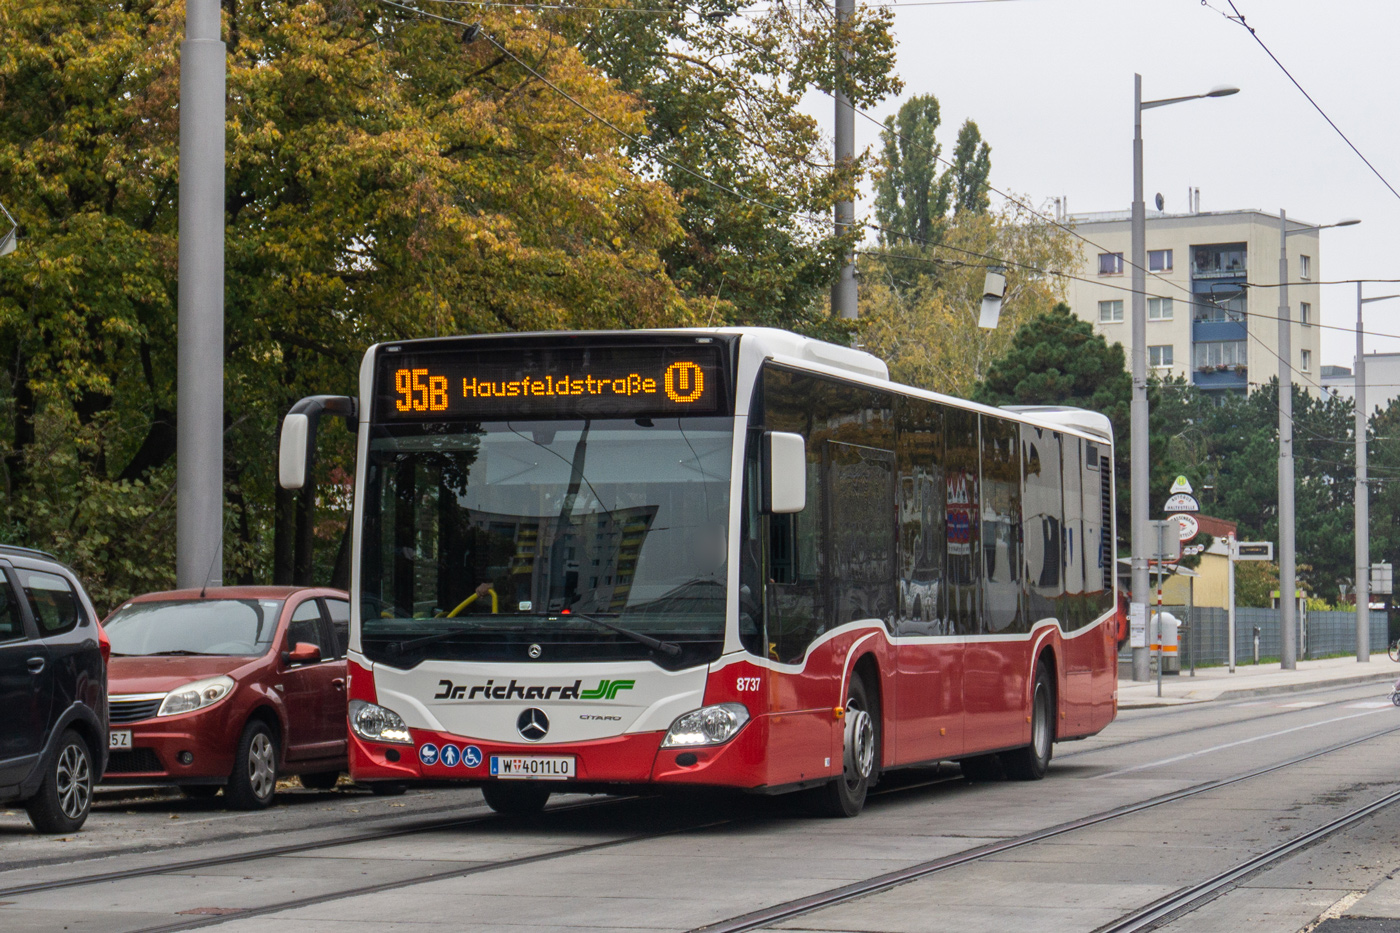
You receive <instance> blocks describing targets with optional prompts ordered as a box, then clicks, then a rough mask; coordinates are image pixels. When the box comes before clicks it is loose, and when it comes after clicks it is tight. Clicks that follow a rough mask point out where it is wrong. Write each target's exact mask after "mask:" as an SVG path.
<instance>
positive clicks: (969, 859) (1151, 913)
mask: <svg viewBox="0 0 1400 933" xmlns="http://www.w3.org/2000/svg"><path fill="white" fill-rule="evenodd" d="M1396 732H1400V727H1392V728H1389V729H1382V730H1380V731H1377V732H1372V733H1370V734H1368V735H1364V736H1361V737H1360V738H1356V739H1351V740H1348V741H1346V742H1339V743H1337V744H1335V745H1329V746H1327V747H1326V748H1321V749H1317V750H1315V751H1312V752H1308V753H1307V754H1304V755H1297V756H1295V757H1293V758H1289V759H1287V760H1286V761H1281V762H1277V763H1275V764H1271V765H1266V766H1264V767H1261V768H1256V769H1254V770H1252V771H1247V772H1244V773H1243V774H1237V775H1234V776H1233V777H1228V778H1221V779H1219V780H1214V781H1207V782H1205V783H1203V784H1197V785H1195V786H1193V787H1187V788H1184V789H1182V790H1179V791H1172V792H1171V793H1168V794H1162V795H1160V796H1157V797H1151V798H1148V799H1147V800H1143V801H1139V802H1138V803H1132V804H1126V805H1124V806H1121V807H1114V808H1112V809H1109V810H1104V811H1102V812H1099V813H1095V814H1092V815H1089V816H1085V817H1081V818H1079V819H1076V820H1071V821H1069V822H1066V823H1061V824H1059V825H1057V826H1051V827H1048V828H1046V829H1041V830H1036V831H1035V832H1031V833H1026V834H1024V835H1021V836H1015V837H1012V838H1009V839H1003V840H999V841H997V842H992V843H987V844H985V845H981V846H976V847H974V848H971V849H965V850H963V851H962V852H955V853H953V854H951V855H946V856H943V857H941V858H936V859H931V860H929V861H927V862H920V863H918V864H916V865H910V866H908V867H906V868H901V869H898V870H896V871H892V872H886V873H885V874H882V875H876V876H875V877H873V878H868V879H866V880H864V881H857V882H853V883H851V884H846V885H841V886H840V887H835V888H831V889H829V890H826V891H822V892H819V893H817V894H811V895H807V896H806V897H800V898H795V899H793V900H790V901H785V902H784V903H781V904H775V905H773V906H771V907H765V908H762V909H760V910H755V911H751V912H749V913H746V914H741V915H739V916H736V917H731V918H729V919H728V920H722V921H719V922H717V923H710V924H706V925H705V926H701V927H696V928H695V929H693V930H691V931H690V933H745V931H749V930H758V929H762V928H764V927H768V926H771V925H773V924H775V923H783V922H785V921H788V920H793V919H795V918H797V917H801V916H804V915H806V914H810V913H814V912H816V911H819V910H824V909H826V908H828V907H834V906H836V905H838V904H843V903H846V902H847V901H852V900H856V899H858V898H863V897H868V896H870V895H872V894H878V893H880V892H882V891H887V890H889V889H891V888H894V887H898V886H899V885H902V884H907V883H909V882H911V881H917V880H919V879H920V878H926V877H928V876H930V875H933V874H936V873H938V872H942V871H947V870H948V869H951V868H957V867H958V866H961V865H968V864H971V863H973V862H977V861H981V860H982V859H986V858H988V857H990V856H993V855H998V854H1000V853H1003V852H1009V851H1011V850H1013V849H1019V848H1023V847H1025V846H1030V845H1034V844H1036V843H1039V842H1044V841H1045V840H1047V839H1053V838H1055V837H1057V836H1063V835H1065V834H1067V833H1073V832H1077V831H1079V830H1082V829H1087V828H1089V827H1091V826H1098V825H1100V824H1102V823H1107V822H1109V821H1111V820H1116V819H1120V818H1122V817H1125V816H1129V815H1132V814H1135V813H1141V812H1143V811H1144V810H1150V809H1152V808H1154V807H1160V806H1162V805H1164V804H1169V803H1174V802H1176V801H1179V800H1185V799H1187V798H1189V797H1195V796H1197V795H1198V794H1204V793H1209V792H1211V791H1215V790H1219V789H1220V788H1223V787H1229V786H1231V785H1233V784H1239V783H1241V782H1243V781H1248V780H1251V779H1253V778H1257V777H1261V776H1263V775H1265V774H1271V773H1273V772H1275V771H1281V770H1283V769H1285V768H1289V767H1292V766H1294V765H1298V764H1302V763H1303V762H1306V761H1312V760H1314V759H1317V758H1321V757H1323V756H1325V755H1330V754H1333V753H1334V752H1338V751H1341V750H1343V749H1346V748H1352V747H1353V746H1356V745H1361V744H1363V743H1366V742H1370V741H1373V740H1375V739H1378V738H1381V737H1382V736H1386V735H1391V734H1394V733H1396ZM1397 800H1400V791H1395V792H1393V793H1391V794H1388V795H1386V796H1385V797H1382V798H1381V799H1380V800H1377V801H1375V802H1373V803H1371V804H1369V805H1367V806H1366V807H1362V808H1361V809H1360V810H1356V811H1353V812H1352V813H1349V814H1347V815H1346V816H1345V817H1341V818H1339V819H1337V820H1333V821H1332V822H1330V823H1327V824H1325V825H1324V826H1321V827H1318V828H1316V829H1313V830H1310V831H1308V832H1306V833H1303V834H1301V835H1300V836H1297V837H1295V838H1294V839H1292V840H1289V842H1287V843H1284V844H1283V845H1280V846H1276V847H1275V848H1273V849H1270V850H1269V851H1268V852H1265V853H1263V854H1262V855H1259V856H1256V857H1254V858H1252V859H1250V860H1248V861H1247V862H1245V863H1244V864H1243V865H1240V866H1235V867H1233V868H1231V869H1229V870H1228V871H1226V872H1221V873H1220V874H1218V875H1216V876H1213V877H1212V878H1210V879H1207V880H1206V881H1204V882H1201V883H1200V884H1199V885H1195V886H1192V887H1190V888H1186V889H1183V890H1182V891H1179V892H1176V893H1175V894H1174V895H1171V896H1169V897H1166V898H1163V899H1162V900H1160V901H1158V902H1156V903H1154V904H1151V905H1148V907H1145V908H1142V909H1141V910H1140V911H1136V912H1134V913H1133V914H1131V915H1128V916H1127V917H1124V918H1122V920H1120V921H1118V922H1119V923H1123V924H1128V923H1136V924H1138V925H1136V926H1126V925H1125V926H1121V927H1120V926H1109V927H1104V928H1102V930H1101V931H1096V933H1109V931H1112V933H1128V931H1135V930H1143V929H1148V928H1150V927H1151V926H1152V925H1155V924H1159V923H1161V922H1163V920H1164V919H1169V918H1170V917H1172V916H1176V915H1179V914H1181V913H1184V912H1186V911H1188V910H1191V909H1194V906H1199V905H1200V904H1201V903H1204V902H1205V901H1206V900H1208V899H1209V898H1210V897H1213V896H1217V895H1218V893H1221V892H1223V891H1224V890H1226V889H1227V888H1228V886H1230V885H1232V884H1234V883H1235V882H1237V881H1238V880H1239V879H1240V878H1242V877H1244V876H1245V875H1248V874H1252V873H1254V872H1255V871H1258V870H1260V869H1262V868H1264V867H1267V866H1268V865H1270V864H1272V863H1274V862H1277V861H1279V860H1280V859H1283V858H1286V857H1287V856H1289V855H1291V854H1293V853H1294V852H1297V851H1298V850H1299V849H1301V848H1305V847H1307V846H1309V845H1312V844H1313V843H1314V842H1317V841H1319V840H1320V839H1323V838H1326V837H1327V836H1328V835H1331V834H1332V833H1335V832H1337V831H1338V830H1341V829H1344V828H1345V827H1347V826H1350V825H1352V824H1353V823H1355V822H1357V821H1359V820H1361V819H1364V818H1365V817H1366V816H1369V815H1371V814H1372V813H1374V812H1376V811H1377V810H1379V809H1382V808H1384V807H1386V806H1389V805H1390V804H1391V803H1393V802H1395V801H1397ZM1193 905H1194V906H1193ZM1139 915H1141V916H1139Z"/></svg>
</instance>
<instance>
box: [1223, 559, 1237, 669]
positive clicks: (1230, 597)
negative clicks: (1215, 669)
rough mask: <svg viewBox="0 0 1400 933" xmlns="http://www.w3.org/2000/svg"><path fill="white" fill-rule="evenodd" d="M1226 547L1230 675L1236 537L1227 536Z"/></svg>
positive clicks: (1233, 660)
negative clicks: (1228, 570)
mask: <svg viewBox="0 0 1400 933" xmlns="http://www.w3.org/2000/svg"><path fill="white" fill-rule="evenodd" d="M1225 546H1226V549H1227V550H1228V551H1229V552H1230V560H1229V564H1230V573H1229V577H1230V579H1229V581H1228V582H1227V583H1226V584H1225V588H1226V589H1227V590H1228V591H1229V593H1228V595H1227V598H1226V601H1225V605H1227V606H1228V607H1229V608H1230V611H1229V613H1228V615H1229V618H1228V619H1227V620H1226V622H1225V626H1226V628H1227V629H1229V631H1228V633H1227V637H1228V638H1229V642H1230V647H1229V649H1228V650H1229V652H1230V673H1231V674H1233V673H1234V672H1235V536H1234V535H1229V536H1227V537H1226V538H1225Z"/></svg>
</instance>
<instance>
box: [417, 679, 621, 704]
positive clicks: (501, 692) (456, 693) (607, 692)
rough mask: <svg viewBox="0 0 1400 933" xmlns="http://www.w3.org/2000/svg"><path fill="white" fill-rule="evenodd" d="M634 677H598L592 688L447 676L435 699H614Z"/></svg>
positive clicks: (579, 685) (441, 682)
mask: <svg viewBox="0 0 1400 933" xmlns="http://www.w3.org/2000/svg"><path fill="white" fill-rule="evenodd" d="M636 684H637V682H636V681H635V680H600V681H599V682H598V686H596V687H594V688H593V689H591V690H584V689H583V681H581V680H576V681H574V682H573V683H572V684H553V685H548V686H545V685H540V684H535V685H533V686H524V685H522V684H519V683H516V682H515V681H514V680H512V681H511V682H510V683H508V684H498V683H496V682H495V681H494V680H488V681H486V683H484V684H476V685H474V686H468V685H467V684H455V683H453V682H452V681H450V680H439V681H438V692H437V693H435V694H433V699H434V700H476V699H481V700H615V699H617V695H618V693H620V692H622V691H623V690H631V689H632V688H633V687H635V686H636Z"/></svg>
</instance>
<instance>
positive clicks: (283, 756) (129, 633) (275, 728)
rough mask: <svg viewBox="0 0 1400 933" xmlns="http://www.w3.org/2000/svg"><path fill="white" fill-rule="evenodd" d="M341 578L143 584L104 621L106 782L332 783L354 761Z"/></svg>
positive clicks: (242, 793) (228, 788)
mask: <svg viewBox="0 0 1400 933" xmlns="http://www.w3.org/2000/svg"><path fill="white" fill-rule="evenodd" d="M349 624H350V602H349V598H348V597H347V596H346V594H345V593H344V592H342V591H340V590H332V589H319V588H311V587H290V586H224V587H208V588H206V589H204V590H172V591H170V592H165V593H148V594H146V595H145V596H138V597H136V598H135V599H131V600H128V601H127V602H125V603H123V604H122V605H121V606H120V607H118V608H117V610H116V611H115V612H113V613H112V614H111V615H110V616H108V617H107V619H106V621H105V622H104V623H103V626H104V628H105V629H106V632H107V635H108V637H109V638H110V639H111V641H112V659H111V666H110V668H109V670H108V693H109V710H110V724H109V728H110V733H109V739H110V749H111V758H110V761H109V763H108V765H107V774H106V777H105V778H104V781H105V782H106V783H109V784H150V783H170V784H178V785H179V786H180V788H181V789H182V790H184V792H185V793H186V794H188V795H190V796H192V797H212V796H214V795H215V794H217V793H218V790H219V788H220V787H222V788H223V789H224V796H225V798H226V799H227V801H228V803H229V805H230V806H232V807H235V808H238V809H244V810H256V809H261V808H263V807H266V806H267V805H268V804H270V803H271V802H272V798H273V795H274V794H275V792H276V789H277V778H278V776H279V775H283V774H296V775H300V777H301V783H302V784H303V785H304V786H306V787H311V788H318V789H324V788H330V787H334V786H335V783H336V781H337V779H338V778H339V777H340V772H341V771H343V770H345V767H346V760H345V743H346V714H345V710H346V691H345V642H346V634H347V632H348V631H349Z"/></svg>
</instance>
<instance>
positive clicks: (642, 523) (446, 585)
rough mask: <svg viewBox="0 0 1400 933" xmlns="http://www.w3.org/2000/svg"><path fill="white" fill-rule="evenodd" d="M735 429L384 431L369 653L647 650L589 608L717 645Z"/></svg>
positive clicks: (371, 521)
mask: <svg viewBox="0 0 1400 933" xmlns="http://www.w3.org/2000/svg"><path fill="white" fill-rule="evenodd" d="M732 437H733V421H732V420H731V419H729V418H726V417H709V416H706V417H694V416H692V417H684V418H662V417H654V418H635V419H634V418H625V419H623V418H618V419H601V418H597V419H587V418H581V419H576V420H547V421H496V422H471V423H455V424H453V423H436V424H422V425H395V426H392V427H376V428H374V429H372V432H371V438H370V444H369V457H368V473H367V475H366V479H367V486H366V492H365V500H364V522H363V529H364V536H363V540H362V544H361V581H360V591H361V594H362V613H361V616H362V622H361V646H362V650H363V651H364V652H365V654H366V656H367V657H369V658H370V659H371V660H376V661H382V662H385V663H390V664H395V665H398V666H410V665H411V664H414V663H417V662H418V661H419V660H422V659H423V658H424V657H434V658H446V659H454V660H456V659H483V660H484V659H498V658H500V657H501V656H502V655H501V651H503V650H504V648H503V645H505V644H506V643H508V642H520V641H522V640H523V641H525V642H534V643H538V642H541V641H544V642H550V641H553V642H555V643H556V645H559V646H560V647H559V648H558V650H555V649H554V648H551V649H550V651H549V659H556V660H557V659H562V658H565V657H589V658H598V659H602V658H604V657H608V658H628V657H646V656H647V649H646V648H645V646H644V645H642V644H639V643H638V642H637V641H636V640H634V639H629V638H626V637H623V636H621V635H619V634H618V633H617V632H615V631H610V630H609V629H608V628H606V627H604V626H601V625H596V624H589V623H588V621H587V617H588V616H593V617H595V618H601V619H604V620H606V621H609V622H611V623H612V624H613V625H615V626H621V627H624V628H626V629H628V630H631V631H632V632H641V633H644V634H647V635H651V636H654V637H655V638H660V639H664V640H666V641H668V642H675V643H678V644H680V645H682V647H686V646H694V647H698V646H699V645H700V644H704V645H705V646H707V647H706V648H705V651H704V653H706V654H708V653H709V646H714V647H716V648H717V647H718V644H719V643H720V642H722V639H723V633H724V616H725V604H726V601H725V585H724V584H725V571H726V554H727V550H728V547H727V539H726V532H725V528H726V520H727V516H728V512H729V478H730V457H731V449H732ZM439 636H440V637H439ZM406 644H412V645H414V646H415V647H414V650H413V651H412V652H411V655H410V656H408V657H406V656H404V654H403V653H402V648H403V646H404V645H406ZM419 646H421V647H419ZM599 648H603V649H604V650H603V651H602V652H601V653H600V652H599V650H598V649H599ZM608 652H611V653H608ZM687 654H693V652H692V651H687ZM690 660H692V661H693V660H697V659H696V658H694V657H691V658H690Z"/></svg>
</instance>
